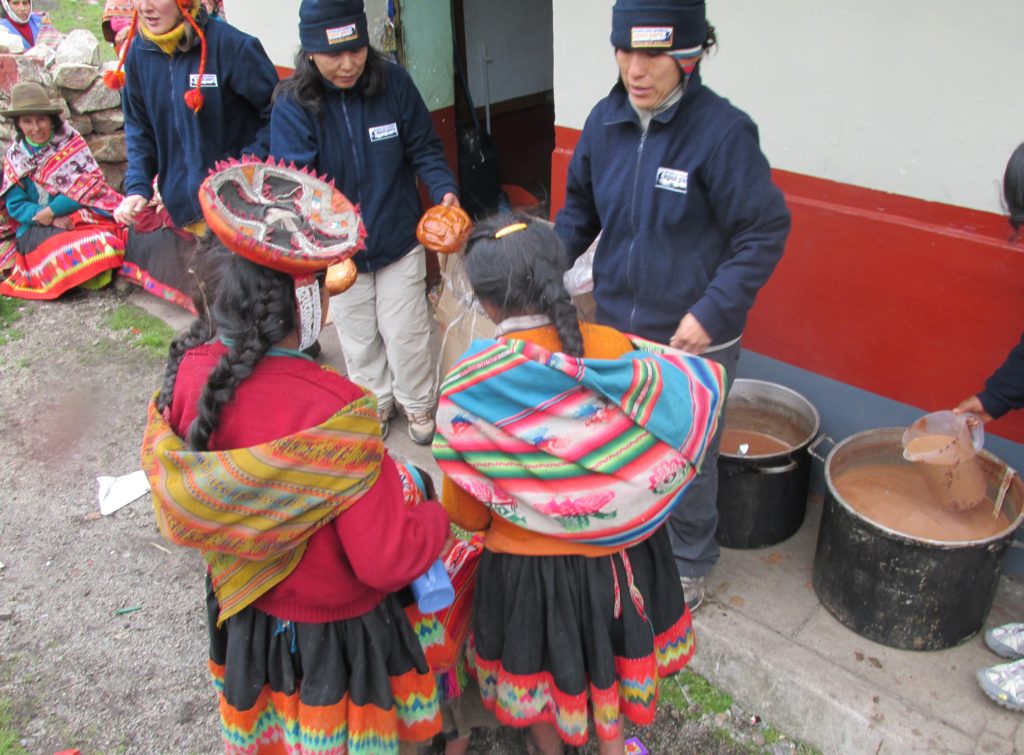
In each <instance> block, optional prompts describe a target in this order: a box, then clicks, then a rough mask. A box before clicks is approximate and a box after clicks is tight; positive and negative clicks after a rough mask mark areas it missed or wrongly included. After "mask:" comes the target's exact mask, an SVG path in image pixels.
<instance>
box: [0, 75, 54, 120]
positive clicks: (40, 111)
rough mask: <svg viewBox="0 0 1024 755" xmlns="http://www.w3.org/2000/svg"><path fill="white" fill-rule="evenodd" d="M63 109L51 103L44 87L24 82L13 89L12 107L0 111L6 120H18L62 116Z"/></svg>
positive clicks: (32, 82) (31, 82)
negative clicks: (43, 116)
mask: <svg viewBox="0 0 1024 755" xmlns="http://www.w3.org/2000/svg"><path fill="white" fill-rule="evenodd" d="M62 112H63V109H62V108H60V107H57V106H55V105H54V104H53V102H51V101H50V96H49V95H48V94H47V93H46V90H45V89H43V87H42V85H40V84H36V83H35V82H34V81H23V82H21V83H19V84H15V85H14V86H13V87H12V88H11V106H10V107H9V108H8V109H7V110H0V115H2V116H3V117H4V118H17V117H18V116H19V115H60V114H61V113H62Z"/></svg>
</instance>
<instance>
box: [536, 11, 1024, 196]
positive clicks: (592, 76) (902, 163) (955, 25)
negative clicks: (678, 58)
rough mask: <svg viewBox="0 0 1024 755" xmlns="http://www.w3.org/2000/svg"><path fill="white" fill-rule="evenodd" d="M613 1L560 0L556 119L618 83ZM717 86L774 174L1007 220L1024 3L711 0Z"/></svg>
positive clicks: (571, 122)
mask: <svg viewBox="0 0 1024 755" xmlns="http://www.w3.org/2000/svg"><path fill="white" fill-rule="evenodd" d="M611 6H612V2H611V0H554V8H555V19H554V24H555V117H556V122H557V123H558V124H559V125H561V126H569V127H574V128H579V127H581V126H582V124H583V121H584V119H585V118H586V115H587V113H588V112H589V109H590V107H591V106H592V105H593V103H594V102H596V100H597V99H599V98H600V97H601V96H603V95H604V94H605V93H606V92H607V90H608V88H609V87H610V86H611V83H612V82H613V81H614V78H615V70H614V65H613V60H612V51H611V49H610V45H609V43H608V36H609V32H610V28H611V11H610V8H611ZM708 18H709V19H710V20H711V21H712V23H714V24H715V25H716V27H717V28H718V38H719V50H718V52H717V53H716V54H715V55H713V56H712V57H711V58H710V60H708V61H706V63H705V64H704V65H703V69H704V78H705V81H706V83H707V84H709V85H710V86H711V87H713V88H714V89H715V90H716V91H718V92H719V93H720V94H722V95H724V96H726V97H728V98H729V99H730V100H731V101H732V102H733V103H734V104H736V105H737V106H739V107H741V108H742V109H744V110H746V111H747V112H748V113H750V115H751V116H753V118H754V120H755V121H757V123H758V125H759V126H760V129H761V139H762V144H763V146H764V150H765V153H766V154H767V155H768V157H769V159H770V160H771V162H772V164H773V165H774V166H775V167H778V168H783V169H785V170H791V171H795V172H798V173H805V174H809V175H813V176H818V177H822V178H828V179H832V180H836V181H842V182H845V183H851V184H855V185H858V186H865V187H868V188H872V189H878V190H882V191H889V192H895V193H898V194H905V195H908V196H913V197H918V198H921V199H926V200H932V201H939V202H947V203H950V204H955V205H961V206H965V207H972V208H976V209H982V210H988V211H991V212H1001V211H1002V204H1001V201H1000V190H999V183H1000V180H1001V178H1002V174H1003V168H1004V167H1005V164H1006V160H1007V158H1008V157H1009V155H1010V153H1011V152H1012V151H1013V148H1014V147H1015V146H1016V145H1017V144H1019V143H1020V142H1021V141H1024V97H1021V95H1020V83H1019V78H1020V76H1021V72H1022V71H1024V2H1022V0H974V2H971V3H952V2H946V1H945V0H899V2H892V1H891V0H856V1H855V0H827V1H823V0H708Z"/></svg>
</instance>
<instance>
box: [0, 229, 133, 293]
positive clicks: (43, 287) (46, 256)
mask: <svg viewBox="0 0 1024 755" xmlns="http://www.w3.org/2000/svg"><path fill="white" fill-rule="evenodd" d="M111 228H113V226H111ZM123 257H124V239H123V237H122V235H121V234H119V233H113V232H111V231H110V230H105V229H102V228H81V229H74V230H70V231H66V232H64V233H58V234H56V235H55V236H52V237H51V238H49V239H47V240H46V241H44V242H43V243H42V244H40V245H39V246H37V247H36V248H35V249H33V250H32V251H31V252H29V253H28V254H26V255H21V254H15V255H14V260H15V265H14V270H13V272H12V273H11V275H10V276H9V277H8V278H7V280H5V281H4V282H3V283H0V294H2V295H4V296H16V297H18V298H21V299H43V300H51V299H56V298H57V297H58V296H60V295H61V294H63V293H65V292H66V291H70V290H71V289H72V288H74V287H75V286H79V285H81V284H83V283H85V282H86V281H89V280H91V279H93V278H95V277H96V276H98V275H100V274H102V273H103V272H105V271H107V270H113V269H115V268H118V267H120V265H121V260H122V258H123Z"/></svg>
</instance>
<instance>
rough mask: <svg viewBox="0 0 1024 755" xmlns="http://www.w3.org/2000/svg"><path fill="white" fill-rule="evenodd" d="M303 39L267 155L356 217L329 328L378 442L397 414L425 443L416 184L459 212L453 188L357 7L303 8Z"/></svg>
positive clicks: (424, 327)
mask: <svg viewBox="0 0 1024 755" xmlns="http://www.w3.org/2000/svg"><path fill="white" fill-rule="evenodd" d="M299 39H300V41H301V44H302V47H301V49H300V50H299V53H298V55H297V56H296V60H295V74H294V76H292V78H290V79H288V80H286V81H284V82H282V83H281V86H280V88H279V89H278V91H277V93H276V94H275V97H274V110H273V113H272V115H271V124H270V153H271V154H272V155H273V156H274V157H276V158H278V159H283V160H285V161H287V162H289V163H295V164H296V165H299V166H301V167H309V168H311V169H313V170H315V171H316V172H317V173H319V174H322V175H323V174H326V175H327V176H328V177H329V178H330V179H332V180H333V181H334V182H335V183H336V184H337V186H338V188H339V189H341V191H342V193H344V194H345V196H346V197H348V198H349V199H351V200H352V201H353V202H355V203H356V204H357V205H358V206H359V210H360V213H361V214H362V217H363V222H364V223H365V224H366V230H367V236H366V240H365V241H366V249H364V250H362V251H360V252H358V253H357V254H356V255H355V257H353V260H354V261H355V263H356V267H357V268H358V270H359V277H358V278H357V279H356V282H355V283H354V284H353V285H352V287H351V288H350V289H348V290H347V291H345V292H344V293H343V294H339V295H338V296H335V297H332V298H331V317H332V319H333V321H334V324H335V326H336V327H337V330H338V337H339V340H340V341H341V347H342V351H343V352H344V354H345V364H346V367H347V368H348V374H349V377H350V378H352V380H353V381H354V382H356V383H357V384H359V385H362V386H364V387H366V388H369V389H370V390H372V391H373V392H374V394H375V395H376V397H377V411H378V413H379V414H380V417H381V429H382V431H384V432H387V427H388V419H389V418H390V417H391V415H392V413H393V412H394V410H395V406H396V404H400V405H401V406H402V408H403V409H404V410H405V413H406V417H407V418H408V420H409V435H410V437H411V438H412V439H413V440H414V441H415V442H416V443H420V444H427V443H430V442H431V441H432V440H433V437H434V420H433V406H434V390H435V385H434V367H433V355H432V354H431V351H430V348H429V343H428V341H429V337H430V322H431V316H430V311H429V308H428V305H427V299H426V289H425V285H424V279H425V276H426V259H425V253H424V250H423V247H422V246H420V245H419V244H418V243H417V241H416V224H417V223H418V222H419V219H420V216H421V215H422V210H421V207H420V198H419V192H418V190H417V188H416V176H419V177H420V179H421V180H422V181H423V183H424V184H425V186H426V188H427V190H428V192H429V194H430V198H431V200H432V201H433V202H434V203H437V204H446V205H458V203H459V200H458V197H457V196H456V192H457V191H458V185H457V184H456V182H455V177H454V176H453V175H452V173H451V171H450V170H449V169H448V165H447V163H446V162H445V159H444V152H443V150H442V147H441V140H440V138H439V137H438V136H437V133H436V132H435V131H434V127H433V124H432V122H431V120H430V112H429V111H428V110H427V106H426V105H425V104H424V102H423V98H422V97H420V94H419V92H418V91H417V90H416V87H415V85H414V84H413V82H412V79H411V78H410V76H409V74H408V73H406V72H405V71H404V70H403V69H402V68H400V67H399V66H397V65H395V64H393V63H391V62H390V60H389V59H388V58H387V57H385V56H384V55H383V54H381V53H380V52H377V51H376V50H374V49H372V48H370V47H369V41H368V35H367V31H366V14H365V13H364V12H363V2H362V0H303V2H302V5H301V6H300V7H299Z"/></svg>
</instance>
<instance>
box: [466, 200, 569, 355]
mask: <svg viewBox="0 0 1024 755" xmlns="http://www.w3.org/2000/svg"><path fill="white" fill-rule="evenodd" d="M520 223H521V224H524V225H525V226H526V227H525V228H522V229H518V230H513V231H510V232H507V233H502V229H506V228H509V227H510V226H515V225H517V224H520ZM496 234H498V235H499V236H500V238H496V237H495V235H496ZM567 268H568V260H567V256H566V253H565V249H564V248H563V247H562V242H561V241H560V240H559V238H558V236H556V235H555V232H554V231H553V230H552V229H551V228H550V226H548V225H547V224H546V223H544V222H543V221H539V220H537V219H536V218H531V217H529V216H527V215H501V216H498V217H494V218H490V219H488V220H486V221H484V222H482V223H479V224H478V225H477V226H476V228H474V229H473V233H472V234H471V235H470V237H469V241H468V242H467V244H466V273H467V275H468V276H469V282H470V284H471V285H472V286H473V293H475V294H476V296H477V298H478V299H480V300H482V301H488V302H490V303H492V304H494V305H495V306H496V307H498V308H499V309H501V310H502V312H503V313H504V314H505V316H507V317H511V316H515V315H535V314H545V315H547V316H548V317H549V318H551V322H552V324H553V325H554V326H555V330H556V331H557V332H558V338H559V340H561V342H562V351H563V352H565V353H566V354H569V355H571V356H576V357H580V356H583V334H582V333H581V332H580V325H579V321H578V320H577V319H576V306H575V305H574V304H573V302H572V298H571V297H570V296H569V293H568V292H567V291H566V290H565V284H564V283H563V282H562V278H563V276H564V275H565V271H566V269H567Z"/></svg>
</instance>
